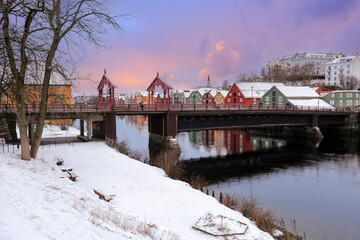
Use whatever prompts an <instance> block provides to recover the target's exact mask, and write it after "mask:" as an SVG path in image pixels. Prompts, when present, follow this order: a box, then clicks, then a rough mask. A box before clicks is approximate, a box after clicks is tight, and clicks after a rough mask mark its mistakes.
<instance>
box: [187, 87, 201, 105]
mask: <svg viewBox="0 0 360 240" xmlns="http://www.w3.org/2000/svg"><path fill="white" fill-rule="evenodd" d="M186 103H187V104H202V95H201V93H200V92H199V91H198V90H195V91H192V92H191V93H190V95H189V97H188V98H187V99H186Z"/></svg>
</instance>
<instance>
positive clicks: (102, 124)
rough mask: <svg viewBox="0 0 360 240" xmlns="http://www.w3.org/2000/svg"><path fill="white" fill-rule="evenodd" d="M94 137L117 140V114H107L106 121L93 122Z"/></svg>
mask: <svg viewBox="0 0 360 240" xmlns="http://www.w3.org/2000/svg"><path fill="white" fill-rule="evenodd" d="M92 127H93V136H94V137H96V138H99V139H105V138H110V139H113V140H115V139H116V115H115V113H106V115H105V116H104V120H102V121H93V122H92Z"/></svg>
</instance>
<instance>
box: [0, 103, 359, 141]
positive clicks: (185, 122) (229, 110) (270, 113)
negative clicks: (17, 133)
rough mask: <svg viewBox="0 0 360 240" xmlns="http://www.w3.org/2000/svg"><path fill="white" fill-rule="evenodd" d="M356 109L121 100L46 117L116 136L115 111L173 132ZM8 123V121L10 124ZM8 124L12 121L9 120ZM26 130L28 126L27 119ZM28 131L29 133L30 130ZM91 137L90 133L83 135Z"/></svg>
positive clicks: (329, 116) (323, 121)
mask: <svg viewBox="0 0 360 240" xmlns="http://www.w3.org/2000/svg"><path fill="white" fill-rule="evenodd" d="M37 111H38V108H37V107H36V106H35V107H34V108H28V110H27V115H28V118H29V119H34V117H35V115H36V113H37ZM0 113H1V114H3V115H6V116H7V117H6V118H7V119H12V120H13V121H16V114H15V113H16V110H15V106H12V105H0ZM351 114H357V115H358V114H359V113H358V112H357V111H354V110H351V109H345V108H340V109H339V108H331V109H330V108H328V109H327V108H311V107H308V108H296V107H291V108H289V107H285V106H267V107H260V106H259V105H247V106H244V105H242V106H239V107H216V106H214V105H211V106H210V105H209V106H204V105H196V104H182V105H180V104H171V105H167V104H165V105H164V104H153V105H147V104H144V105H140V104H124V105H120V106H116V105H115V106H112V107H103V108H99V106H98V105H97V104H72V105H59V104H57V105H52V104H50V105H49V106H48V109H47V116H46V119H49V120H50V119H80V135H81V136H84V121H86V122H87V126H88V131H89V132H92V133H93V136H94V137H97V138H101V139H105V137H108V138H110V139H116V120H115V118H116V116H117V115H145V116H148V126H149V127H148V128H149V132H150V133H154V134H158V135H161V136H176V135H177V133H179V132H184V131H196V130H209V129H229V128H244V127H273V126H309V127H320V128H321V127H322V126H342V125H345V124H346V119H348V118H349V116H350V115H351ZM10 125H11V124H10ZM11 126H12V128H14V127H15V126H16V125H14V124H12V125H11ZM29 126H30V128H29V129H30V131H31V128H32V127H33V126H32V122H31V120H30V121H29ZM30 131H29V133H30ZM87 138H88V140H91V138H92V136H87Z"/></svg>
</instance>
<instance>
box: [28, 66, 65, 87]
mask: <svg viewBox="0 0 360 240" xmlns="http://www.w3.org/2000/svg"><path fill="white" fill-rule="evenodd" d="M26 72H27V73H26V76H25V84H29V85H39V84H42V83H43V79H44V71H43V68H42V67H38V69H36V70H28V71H26ZM69 76H70V73H69V72H68V71H66V70H64V69H61V70H60V69H56V68H55V69H54V70H53V72H52V73H51V77H50V85H71V79H70V78H69Z"/></svg>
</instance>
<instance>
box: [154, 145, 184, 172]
mask: <svg viewBox="0 0 360 240" xmlns="http://www.w3.org/2000/svg"><path fill="white" fill-rule="evenodd" d="M177 158H178V157H177V153H176V152H175V151H172V150H167V151H165V152H161V153H159V154H158V155H157V156H156V157H155V159H153V160H152V161H151V165H153V166H156V167H159V168H162V169H164V171H165V173H166V175H167V176H168V177H170V178H172V179H182V177H183V175H184V170H183V168H182V166H181V163H179V162H178V161H177V160H178V159H177Z"/></svg>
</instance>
